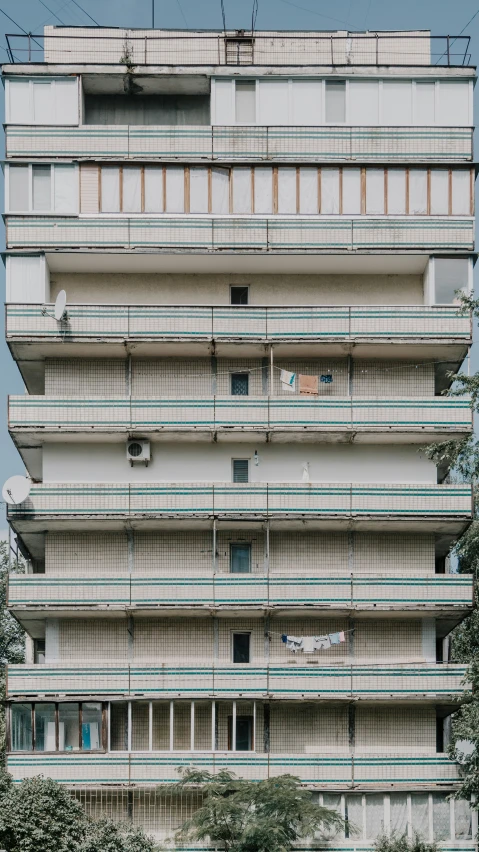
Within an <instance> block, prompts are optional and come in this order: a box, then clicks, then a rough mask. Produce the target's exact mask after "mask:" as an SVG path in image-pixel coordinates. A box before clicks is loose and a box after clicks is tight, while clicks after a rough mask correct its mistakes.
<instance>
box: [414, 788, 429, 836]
mask: <svg viewBox="0 0 479 852" xmlns="http://www.w3.org/2000/svg"><path fill="white" fill-rule="evenodd" d="M411 815H412V829H413V832H416V833H417V834H420V835H421V837H425V838H426V839H427V838H428V837H429V796H428V794H427V793H411Z"/></svg>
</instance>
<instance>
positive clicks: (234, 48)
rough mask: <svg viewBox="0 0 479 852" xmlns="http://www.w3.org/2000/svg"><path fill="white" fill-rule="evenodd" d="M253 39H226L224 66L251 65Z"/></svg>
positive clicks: (242, 37)
mask: <svg viewBox="0 0 479 852" xmlns="http://www.w3.org/2000/svg"><path fill="white" fill-rule="evenodd" d="M253 44H254V39H252V38H248V37H247V36H240V37H238V38H226V39H225V48H226V64H227V65H252V64H253Z"/></svg>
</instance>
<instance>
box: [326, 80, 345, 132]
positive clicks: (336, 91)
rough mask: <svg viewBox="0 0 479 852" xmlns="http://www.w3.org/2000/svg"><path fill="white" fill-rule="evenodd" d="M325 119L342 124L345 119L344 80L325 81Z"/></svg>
mask: <svg viewBox="0 0 479 852" xmlns="http://www.w3.org/2000/svg"><path fill="white" fill-rule="evenodd" d="M326 121H327V122H328V123H329V122H332V123H333V124H344V122H345V121H346V83H345V81H344V80H334V81H333V80H327V81H326Z"/></svg>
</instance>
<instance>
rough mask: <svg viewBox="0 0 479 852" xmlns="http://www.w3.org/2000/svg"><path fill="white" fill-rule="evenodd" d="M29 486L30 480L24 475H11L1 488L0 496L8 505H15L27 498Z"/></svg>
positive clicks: (30, 484)
mask: <svg viewBox="0 0 479 852" xmlns="http://www.w3.org/2000/svg"><path fill="white" fill-rule="evenodd" d="M31 487H32V483H31V480H30V479H27V477H26V476H11V477H10V479H7V481H6V483H5V485H4V486H3V488H2V497H3V499H4V500H5V503H8V505H9V506H16V505H17V503H23V501H24V500H26V499H27V497H28V495H29V494H30V488H31Z"/></svg>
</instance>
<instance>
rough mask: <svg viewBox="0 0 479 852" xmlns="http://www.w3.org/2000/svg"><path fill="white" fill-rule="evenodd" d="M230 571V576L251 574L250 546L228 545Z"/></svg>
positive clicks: (246, 544)
mask: <svg viewBox="0 0 479 852" xmlns="http://www.w3.org/2000/svg"><path fill="white" fill-rule="evenodd" d="M230 571H231V573H232V574H250V573H251V545H250V544H248V543H245V544H230Z"/></svg>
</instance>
